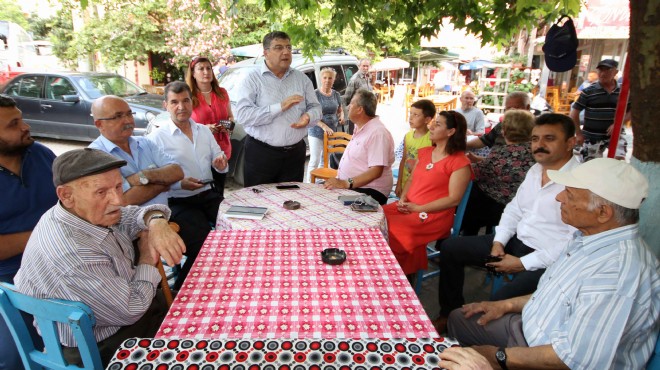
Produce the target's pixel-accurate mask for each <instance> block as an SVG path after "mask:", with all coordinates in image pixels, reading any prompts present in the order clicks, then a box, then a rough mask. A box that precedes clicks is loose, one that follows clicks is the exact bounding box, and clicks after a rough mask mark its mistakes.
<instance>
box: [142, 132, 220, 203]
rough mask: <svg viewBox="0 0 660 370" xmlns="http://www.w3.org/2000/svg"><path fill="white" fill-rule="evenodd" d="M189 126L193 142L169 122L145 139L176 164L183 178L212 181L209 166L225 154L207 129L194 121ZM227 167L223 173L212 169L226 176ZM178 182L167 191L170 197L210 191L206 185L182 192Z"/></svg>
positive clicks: (181, 196) (182, 196) (183, 196)
mask: <svg viewBox="0 0 660 370" xmlns="http://www.w3.org/2000/svg"><path fill="white" fill-rule="evenodd" d="M190 127H191V128H192V134H193V141H192V142H191V141H190V139H188V136H186V134H184V133H183V131H181V129H179V128H178V127H177V126H176V125H175V124H174V122H172V121H171V120H170V121H168V122H167V123H166V124H164V125H162V126H161V127H160V128H159V129H158V130H156V131H153V132H151V133H150V134H149V135H148V136H147V137H148V138H149V140H152V141H153V142H154V143H155V144H156V145H157V146H158V147H160V148H163V151H164V152H165V153H167V154H169V155H170V156H171V157H172V158H174V160H175V161H177V162H178V163H179V165H180V166H181V168H182V169H183V173H184V176H185V177H186V178H187V177H194V178H196V179H198V180H206V179H213V174H212V173H211V164H212V163H213V160H214V159H215V158H216V157H218V156H219V155H224V153H223V151H222V149H220V146H219V145H218V143H217V142H216V141H215V138H214V137H213V134H212V133H211V130H210V129H209V128H208V127H206V126H204V125H200V124H198V123H196V122H195V121H193V120H190ZM228 168H229V166H227V167H225V168H224V169H223V170H218V169H217V168H216V169H215V170H216V171H218V172H219V173H226V172H227V169H228ZM180 183H181V182H178V183H177V185H178V188H174V189H172V188H170V192H169V196H170V197H172V198H185V197H189V196H192V195H195V194H199V193H201V192H204V191H206V190H209V189H211V187H210V186H209V185H204V186H203V187H201V188H199V189H196V190H184V189H181V185H180Z"/></svg>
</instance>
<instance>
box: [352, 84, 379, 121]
mask: <svg viewBox="0 0 660 370" xmlns="http://www.w3.org/2000/svg"><path fill="white" fill-rule="evenodd" d="M354 96H357V101H356V102H357V105H358V106H360V107H362V108H363V109H364V114H366V115H367V116H369V117H376V105H377V101H376V95H374V93H372V92H371V91H369V90H365V89H359V90H358V91H356V92H355V95H354Z"/></svg>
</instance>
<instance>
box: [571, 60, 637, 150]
mask: <svg viewBox="0 0 660 370" xmlns="http://www.w3.org/2000/svg"><path fill="white" fill-rule="evenodd" d="M617 67H619V63H618V62H617V61H615V60H612V59H603V60H601V61H600V63H598V66H597V67H596V71H597V72H598V81H596V82H594V83H593V84H591V85H590V86H588V87H586V88H585V89H584V90H582V93H581V94H580V96H579V97H578V99H577V101H575V103H573V106H572V107H571V118H572V119H573V123H574V124H575V137H576V139H577V145H583V144H584V145H583V149H582V157H583V160H584V161H585V162H586V161H588V160H591V159H594V158H599V157H602V156H603V152H604V151H605V149H607V147H608V146H609V145H610V137H611V136H612V129H614V113H615V112H616V106H617V103H618V102H619V93H620V92H621V89H620V87H619V84H618V83H617V82H616V74H617V72H618V70H617ZM582 110H584V127H583V128H582V129H580V112H581V111H582ZM629 119H630V112H628V113H627V114H626V116H625V118H624V122H625V121H627V120H629ZM621 133H622V134H624V133H625V130H623V128H622V129H621ZM627 144H628V143H627V142H626V139H624V138H623V135H620V136H619V142H618V143H617V148H616V153H615V157H616V158H618V159H623V158H625V157H626V151H627Z"/></svg>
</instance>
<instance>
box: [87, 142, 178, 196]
mask: <svg viewBox="0 0 660 370" xmlns="http://www.w3.org/2000/svg"><path fill="white" fill-rule="evenodd" d="M128 145H129V147H130V148H131V154H128V153H126V152H125V151H123V150H122V149H121V148H120V147H118V146H117V145H115V144H114V143H113V142H112V141H110V140H108V139H106V138H105V136H103V135H100V136H99V137H98V138H96V140H94V141H93V142H92V143H91V144H89V147H90V148H94V149H98V150H102V151H104V152H106V153H109V154H112V155H114V156H115V157H117V158H121V159H123V160H125V161H126V165H125V166H124V167H122V168H120V169H119V170H120V171H121V176H122V177H123V180H124V181H123V188H124V192H126V191H128V190H129V189H130V188H131V184H129V183H128V181H127V180H126V178H127V177H129V176H131V175H133V174H136V173H138V172H140V171H143V170H151V169H155V168H161V167H164V166H167V165H168V164H177V162H176V161H175V160H174V158H172V157H171V156H170V155H169V154H167V153H165V152H164V151H163V149H161V148H159V147H158V146H156V145H155V144H154V143H153V142H151V141H149V139H147V138H146V137H144V136H132V137H129V138H128ZM170 189H181V182H176V183H175V184H172V186H171V187H170ZM167 197H168V196H167V192H162V193H160V194H158V195H156V196H155V197H153V198H152V199H151V200H149V201H147V202H145V203H142V204H141V205H142V206H147V205H150V204H164V205H167Z"/></svg>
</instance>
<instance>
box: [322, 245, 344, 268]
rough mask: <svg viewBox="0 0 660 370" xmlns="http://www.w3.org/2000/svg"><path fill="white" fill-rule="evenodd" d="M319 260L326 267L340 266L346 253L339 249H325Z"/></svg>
mask: <svg viewBox="0 0 660 370" xmlns="http://www.w3.org/2000/svg"><path fill="white" fill-rule="evenodd" d="M321 259H322V260H323V263H327V264H328V265H341V264H342V263H344V261H346V252H344V251H343V250H342V249H339V248H327V249H324V250H323V252H321Z"/></svg>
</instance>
